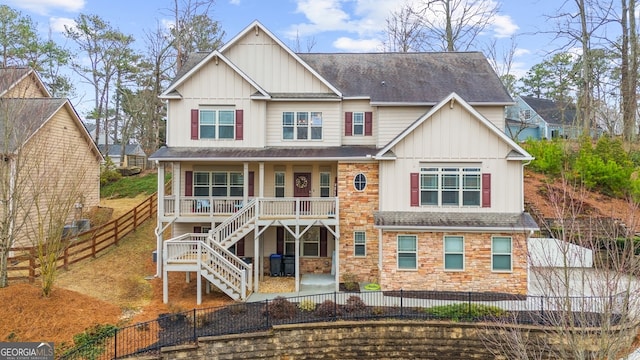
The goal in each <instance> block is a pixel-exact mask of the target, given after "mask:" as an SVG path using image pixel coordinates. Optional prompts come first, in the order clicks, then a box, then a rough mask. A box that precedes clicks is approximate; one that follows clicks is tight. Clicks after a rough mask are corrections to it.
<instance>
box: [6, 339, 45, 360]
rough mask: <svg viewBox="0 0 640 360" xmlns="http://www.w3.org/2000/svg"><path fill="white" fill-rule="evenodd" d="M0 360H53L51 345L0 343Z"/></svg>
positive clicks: (40, 343) (39, 343)
mask: <svg viewBox="0 0 640 360" xmlns="http://www.w3.org/2000/svg"><path fill="white" fill-rule="evenodd" d="M0 360H53V343H52V342H0Z"/></svg>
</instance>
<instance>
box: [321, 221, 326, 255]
mask: <svg viewBox="0 0 640 360" xmlns="http://www.w3.org/2000/svg"><path fill="white" fill-rule="evenodd" d="M320 257H327V228H326V227H324V226H323V227H321V228H320Z"/></svg>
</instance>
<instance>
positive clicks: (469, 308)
mask: <svg viewBox="0 0 640 360" xmlns="http://www.w3.org/2000/svg"><path fill="white" fill-rule="evenodd" d="M467 317H468V318H469V319H471V291H469V292H467Z"/></svg>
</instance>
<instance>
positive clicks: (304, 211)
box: [258, 198, 338, 218]
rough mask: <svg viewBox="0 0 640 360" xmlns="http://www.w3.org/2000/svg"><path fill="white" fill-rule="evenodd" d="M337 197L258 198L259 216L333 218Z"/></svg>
mask: <svg viewBox="0 0 640 360" xmlns="http://www.w3.org/2000/svg"><path fill="white" fill-rule="evenodd" d="M337 207H338V198H260V199H259V206H258V209H259V212H258V217H259V218H270V217H275V218H292V217H323V218H335V217H336V209H337Z"/></svg>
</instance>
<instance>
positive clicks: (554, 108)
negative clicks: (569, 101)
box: [520, 96, 576, 125]
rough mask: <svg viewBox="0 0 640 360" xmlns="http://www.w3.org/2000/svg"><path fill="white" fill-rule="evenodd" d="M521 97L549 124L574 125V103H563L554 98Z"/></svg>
mask: <svg viewBox="0 0 640 360" xmlns="http://www.w3.org/2000/svg"><path fill="white" fill-rule="evenodd" d="M520 98H521V99H522V101H524V102H526V103H527V104H528V105H529V106H531V108H532V109H533V111H535V112H536V113H537V114H538V115H540V117H542V119H544V121H546V122H547V123H549V124H555V125H572V124H573V123H574V122H575V120H576V108H575V106H573V105H566V104H565V105H563V104H561V103H559V102H555V101H553V100H548V99H540V98H537V97H533V96H520Z"/></svg>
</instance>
